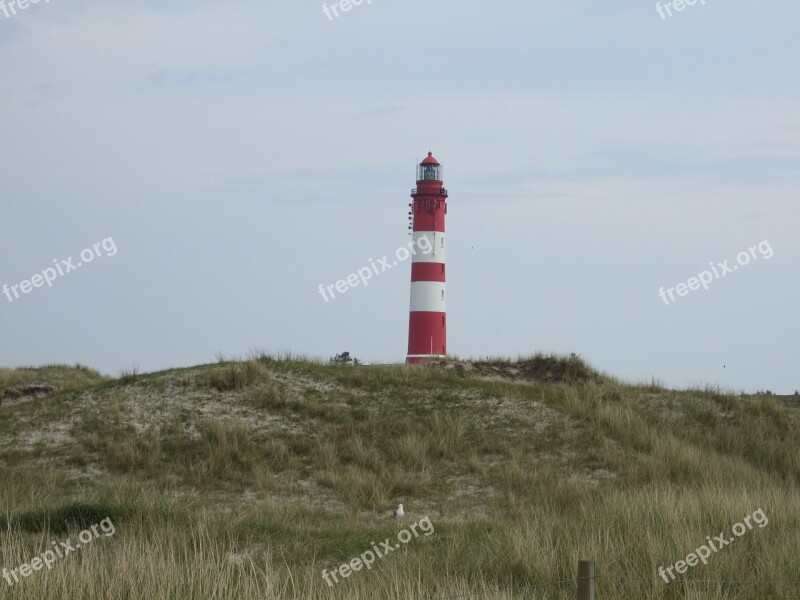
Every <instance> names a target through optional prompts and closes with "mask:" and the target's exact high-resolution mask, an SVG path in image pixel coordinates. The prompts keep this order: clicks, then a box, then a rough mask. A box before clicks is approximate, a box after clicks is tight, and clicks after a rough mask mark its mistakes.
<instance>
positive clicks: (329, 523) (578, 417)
mask: <svg viewBox="0 0 800 600" xmlns="http://www.w3.org/2000/svg"><path fill="white" fill-rule="evenodd" d="M48 369H49V370H48ZM48 369H43V370H40V371H38V372H36V370H30V369H27V370H21V371H19V372H17V371H11V370H0V395H2V394H3V393H5V391H6V390H8V389H12V388H13V389H20V388H21V387H24V386H44V387H45V388H50V390H49V391H47V392H42V393H36V394H31V395H28V396H18V397H17V398H15V399H14V401H11V402H6V403H4V404H3V405H2V406H0V569H3V568H6V569H13V568H16V567H18V566H19V565H21V564H23V563H27V562H29V561H30V560H31V558H32V557H34V556H37V555H40V554H41V553H42V552H43V551H45V550H47V549H48V548H50V547H51V546H52V544H51V542H58V541H62V540H66V539H67V538H68V537H69V538H71V539H73V540H75V539H76V538H77V534H78V533H79V532H80V531H81V530H82V529H85V528H88V527H89V526H90V525H92V524H95V523H97V522H99V520H100V519H101V518H103V517H101V516H100V515H103V516H107V517H111V518H112V519H113V520H114V523H115V525H116V533H115V535H114V536H113V537H101V538H99V539H98V540H97V541H95V542H94V543H92V544H91V545H88V546H86V547H85V548H81V549H80V551H79V552H77V553H75V554H72V555H70V556H68V557H65V558H63V559H62V560H60V561H58V562H56V563H55V564H54V565H53V566H52V568H51V569H50V570H47V569H45V570H42V571H39V572H36V573H33V574H32V575H31V576H29V577H27V578H25V579H24V580H22V581H21V582H20V583H18V584H15V585H14V586H8V584H7V583H6V581H5V580H4V579H0V590H2V591H0V596H2V597H3V598H9V599H14V600H16V599H28V598H37V599H38V598H51V597H52V598H72V597H75V598H87V599H100V598H103V599H106V598H111V599H116V598H119V599H122V598H125V599H138V598H142V599H145V598H148V599H150V598H219V599H220V600H221V599H228V598H242V599H245V600H247V599H250V598H253V599H255V598H259V599H263V598H280V599H298V600H299V599H303V600H305V599H312V600H316V599H328V598H354V599H364V600H366V599H370V600H371V599H374V598H380V599H382V598H386V599H395V598H396V599H408V598H439V597H446V596H458V595H463V594H476V593H479V592H489V591H493V590H497V589H501V588H514V587H524V586H528V585H531V584H536V583H540V582H551V581H562V580H572V579H574V578H575V569H576V565H577V561H578V560H579V559H593V560H595V561H596V562H597V572H598V574H599V575H600V579H599V580H598V584H597V591H598V598H599V600H602V599H605V598H608V599H620V598H637V599H639V598H641V599H656V598H658V599H677V598H698V599H699V598H703V599H706V598H708V599H722V598H725V599H737V600H738V599H742V600H743V599H745V598H746V599H748V600H750V599H754V598H765V599H766V598H770V599H771V598H785V597H793V596H796V595H798V594H800V583H790V582H800V566H798V565H800V563H799V562H798V561H797V556H798V551H799V550H800V538H799V537H798V534H797V532H798V530H799V529H800V527H798V526H799V525H800V494H799V493H798V492H799V491H800V489H798V488H799V487H800V486H798V483H800V447H798V444H797V440H798V439H800V435H798V434H800V411H798V410H797V409H795V408H790V407H787V406H784V405H783V404H781V403H780V401H779V400H777V399H776V398H775V397H757V398H744V397H736V396H731V395H725V394H721V393H719V392H718V391H715V390H687V391H672V390H666V389H663V388H662V387H660V386H658V385H655V384H652V385H639V386H635V385H625V384H622V383H620V382H617V381H615V380H613V379H612V378H609V377H607V376H603V375H601V374H598V373H596V372H595V371H593V370H592V369H591V368H590V367H588V366H587V365H586V364H585V363H584V362H583V361H582V360H581V359H580V358H578V357H575V356H572V357H567V358H558V357H547V356H536V357H531V358H527V359H520V360H517V361H509V360H496V359H487V360H483V361H457V360H453V361H444V362H442V363H438V364H431V365H426V366H419V367H418V366H414V367H406V366H402V367H363V366H354V365H352V364H346V363H345V364H324V363H322V362H314V361H309V360H302V359H294V358H292V357H282V358H275V357H271V356H267V355H263V356H257V357H253V358H252V359H251V360H247V361H243V362H224V361H220V362H219V363H217V364H212V365H204V366H199V367H194V368H189V369H174V370H170V371H165V372H160V373H152V374H138V373H136V372H131V373H126V374H125V375H124V376H123V377H120V378H119V379H117V380H107V379H105V378H102V377H100V376H99V375H97V374H96V373H94V372H92V371H90V370H88V369H85V368H83V367H78V368H75V369H70V368H68V367H50V368H48ZM43 389H44V388H43ZM399 503H403V504H404V507H405V510H406V516H405V517H404V518H403V519H400V520H393V519H390V518H388V515H389V512H390V510H391V509H392V508H394V507H395V506H396V505H397V504H399ZM759 508H760V509H762V510H763V511H764V513H765V514H766V515H767V517H768V518H769V524H768V525H767V526H765V527H764V528H755V529H754V530H753V531H750V532H748V533H746V534H745V535H744V536H743V537H741V538H738V539H737V540H736V541H735V542H734V543H732V544H730V545H729V546H727V547H725V548H723V549H721V550H720V551H719V552H717V553H715V554H714V555H713V556H712V557H711V558H710V560H709V562H708V564H707V565H702V564H700V565H698V566H695V567H693V568H691V569H690V570H689V572H688V573H687V574H686V575H684V576H683V577H686V578H688V579H693V580H707V581H706V582H705V583H703V582H700V581H694V582H689V583H687V582H682V581H676V582H674V583H671V584H669V585H667V584H665V583H664V582H663V580H661V579H660V578H659V577H658V574H657V570H658V567H659V566H669V565H671V564H673V563H675V562H676V561H677V560H681V559H683V558H685V557H686V555H687V554H688V553H690V552H692V551H693V550H694V549H695V548H697V547H698V546H700V545H701V544H703V543H705V541H706V536H715V535H718V534H719V533H720V532H730V530H731V526H732V525H733V524H735V523H737V522H740V521H742V519H743V517H745V516H746V515H749V514H751V513H753V511H755V510H756V509H759ZM425 516H427V517H429V518H430V521H431V523H432V524H433V526H434V527H435V532H434V533H433V534H431V535H430V536H421V537H419V538H415V539H413V540H412V541H410V542H409V543H408V544H405V545H403V546H402V547H401V548H400V549H398V550H397V551H396V552H393V553H392V554H390V555H389V556H387V557H385V558H383V559H378V560H377V561H376V562H375V564H374V565H373V567H372V569H371V570H368V571H367V570H362V571H360V572H356V573H353V574H352V575H350V577H348V578H346V579H342V578H341V577H340V578H339V579H340V583H338V584H336V585H335V586H333V587H328V585H327V584H326V583H325V581H324V579H323V578H322V575H321V573H322V569H328V570H329V571H330V570H333V569H336V568H337V567H338V565H340V564H342V563H345V562H349V561H350V560H351V559H353V558H354V557H357V556H358V555H360V554H361V553H363V552H364V551H366V550H369V549H370V548H371V547H372V545H373V543H379V542H380V541H381V540H384V539H385V538H395V536H396V535H397V533H398V532H399V531H400V530H402V529H403V528H405V527H408V526H409V525H410V524H412V523H415V522H417V521H418V520H419V519H420V518H422V517H425ZM742 580H757V581H758V582H759V583H749V584H744V583H731V582H737V581H738V582H741V581H742ZM718 581H727V582H728V583H716V582H718ZM761 582H773V583H761ZM787 582H788V583H787ZM473 597H476V598H478V597H480V596H473ZM486 597H490V598H493V599H499V598H552V599H556V598H574V597H575V586H574V583H569V582H567V583H561V584H551V585H548V586H545V587H542V588H534V589H528V590H517V591H510V590H509V591H506V592H502V593H493V594H491V595H487V596H486Z"/></svg>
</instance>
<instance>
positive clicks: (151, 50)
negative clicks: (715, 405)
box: [0, 0, 800, 393]
mask: <svg viewBox="0 0 800 600" xmlns="http://www.w3.org/2000/svg"><path fill="white" fill-rule="evenodd" d="M6 3H8V0H6ZM328 4H329V5H332V4H334V3H332V2H329V3H328ZM663 4H665V3H663V2H662V5H663ZM15 10H16V13H17V14H16V15H13V14H11V12H9V17H6V16H5V15H4V14H3V12H2V9H0V74H1V75H0V206H2V209H1V210H2V212H1V213H0V214H1V215H2V216H0V257H1V258H0V285H3V284H5V285H7V286H9V291H8V294H10V297H11V298H12V300H13V301H9V300H8V297H7V296H6V295H0V336H1V338H0V339H1V340H2V343H0V364H1V365H6V366H18V365H28V364H35V365H38V364H43V363H52V362H59V363H61V362H63V363H75V362H81V363H84V364H88V365H90V366H93V367H95V368H98V369H100V370H101V371H103V372H105V373H109V374H117V373H118V372H119V371H120V370H121V369H125V368H130V367H132V366H133V365H138V366H139V368H140V369H141V370H143V371H149V370H155V369H161V368H167V367H171V366H184V365H192V364H196V363H202V362H211V361H213V360H215V356H216V355H217V354H218V353H223V354H224V355H226V356H244V355H247V354H248V352H249V351H250V350H254V349H266V350H270V351H274V352H280V351H287V350H291V351H292V352H295V353H299V354H307V355H312V356H322V357H328V356H331V355H333V354H335V353H337V352H340V351H344V350H347V351H350V352H351V353H352V354H354V355H355V356H357V357H359V358H361V359H362V360H363V361H365V362H394V361H401V360H402V359H403V358H404V356H405V352H406V343H407V330H408V309H409V279H410V261H407V262H400V263H399V264H398V265H397V266H396V267H394V268H392V269H391V270H389V271H386V272H384V273H381V274H380V275H379V276H375V277H374V278H373V279H372V280H371V281H370V282H369V286H368V287H363V286H360V285H359V286H358V287H355V288H352V289H350V290H348V291H347V292H346V293H345V294H343V295H337V297H336V298H334V299H332V300H330V301H328V302H325V300H324V299H323V298H322V296H321V295H320V294H319V293H318V286H319V285H320V284H324V285H330V284H335V282H336V281H337V280H340V279H345V278H346V277H347V276H348V274H350V273H354V272H356V271H357V270H358V269H359V268H362V267H365V266H368V265H369V261H370V259H372V260H377V259H379V258H382V257H383V256H384V255H388V256H389V257H390V258H392V257H393V255H394V253H395V251H396V250H397V249H398V248H399V247H401V246H403V245H405V244H407V242H408V235H407V232H406V227H407V216H406V213H407V211H408V202H409V201H410V199H409V193H410V190H411V188H412V187H414V184H415V181H414V179H415V165H416V163H418V162H419V161H420V160H421V159H422V157H423V156H425V154H426V152H427V151H428V150H432V151H433V152H434V154H435V156H436V157H437V158H438V159H439V160H440V161H441V162H442V164H443V165H444V177H445V185H446V187H447V188H448V190H449V192H450V198H449V210H448V222H447V235H448V237H447V241H448V254H447V263H448V264H447V269H448V334H449V335H448V349H449V351H450V352H451V353H453V354H455V355H458V356H462V357H478V356H486V355H505V356H516V355H519V354H530V353H533V352H536V351H545V352H557V353H569V352H575V353H578V354H581V355H582V356H583V357H584V358H586V359H587V360H589V362H590V363H592V364H593V365H595V366H596V367H598V368H599V369H601V370H603V371H606V372H608V373H611V374H614V375H616V376H619V377H621V378H624V379H627V380H632V381H649V380H650V379H651V378H655V379H657V380H659V381H661V382H662V383H664V384H666V385H670V386H677V387H685V386H690V385H705V384H711V385H718V386H721V387H722V388H724V389H732V390H736V391H739V390H746V391H755V390H757V389H770V390H772V391H775V392H779V393H792V392H794V390H795V389H799V388H800V372H799V371H800V369H798V363H800V317H799V316H798V314H799V313H798V307H799V306H800V277H798V275H800V268H799V265H800V237H799V236H798V226H799V225H800V208H798V201H799V200H800V199H799V198H798V192H800V71H799V70H798V66H797V65H798V58H800V36H798V22H800V4H798V3H797V2H796V1H794V0H760V1H759V2H752V1H748V2H745V1H743V0H724V1H723V0H705V4H701V0H698V2H697V3H696V4H695V5H693V6H684V10H682V11H679V12H678V11H675V10H674V8H672V9H671V10H672V16H671V17H669V16H666V18H662V17H661V16H659V12H658V11H657V9H656V4H655V3H654V2H650V1H645V0H637V1H636V2H634V1H632V0H617V1H616V2H612V3H601V2H597V0H565V1H559V2H538V1H536V2H529V1H526V2H523V1H517V0H513V1H508V2H473V1H470V0H468V1H466V2H465V1H464V0H460V1H458V2H457V1H455V0H437V1H435V2H432V1H425V2H423V1H420V0H403V1H402V2H401V1H399V0H372V2H371V4H368V3H367V0H364V2H363V3H362V4H361V5H360V6H353V7H352V8H351V10H350V11H348V12H341V9H339V10H338V11H337V12H339V15H340V16H339V17H335V18H333V19H332V20H330V19H329V18H328V17H326V16H325V14H324V12H323V10H322V3H321V2H318V1H316V0H313V1H312V0H301V1H299V2H296V1H293V2H281V3H278V2H273V1H269V0H268V1H266V2H264V1H263V0H260V1H254V0H245V1H241V2H235V3H228V2H208V1H205V0H192V1H188V0H181V1H171V0H158V2H156V1H155V0H149V1H140V2H136V3H133V2H126V1H123V0H111V1H109V0H106V1H104V2H85V1H67V0H51V1H50V2H49V3H45V2H40V3H38V4H35V5H30V6H28V7H27V8H25V9H24V10H21V9H19V7H18V6H15ZM662 12H664V11H662ZM108 238H111V240H108ZM103 240H107V242H106V246H105V248H111V247H112V246H113V248H115V250H116V252H115V253H112V252H110V251H106V250H104V247H103V246H98V247H97V248H98V250H97V252H94V251H93V250H91V248H92V246H93V245H94V244H97V243H102V241H103ZM112 242H113V243H112ZM759 243H761V246H760V247H759V246H758V244H759ZM753 247H755V248H754V250H753V252H752V253H751V252H750V250H749V249H750V248H753ZM84 249H88V252H87V253H85V256H86V257H87V258H92V260H91V261H88V260H87V263H88V264H83V261H81V259H80V254H81V251H83V250H84ZM767 249H768V250H767ZM762 250H763V252H762ZM741 252H744V253H747V254H748V255H749V258H748V261H749V262H748V264H746V265H745V264H742V265H741V266H739V264H738V262H737V255H739V253H741ZM112 254H113V255H112ZM754 256H755V257H756V258H753V257H754ZM767 256H769V258H767ZM70 257H72V264H74V265H77V263H78V262H81V263H82V266H81V267H80V268H77V269H74V270H71V271H70V272H66V271H67V270H68V269H69V267H67V266H66V265H65V263H62V262H61V261H65V262H69V260H68V259H69V258H70ZM739 257H740V259H741V261H742V263H743V262H744V258H745V257H744V256H743V255H739ZM54 260H55V261H56V262H55V263H54ZM726 260H727V261H728V263H727V268H728V269H731V271H730V272H728V273H727V274H725V275H724V276H720V277H719V278H718V279H717V278H716V277H714V279H713V280H712V281H711V282H710V283H709V284H707V286H708V289H707V290H706V289H704V288H703V287H700V288H699V289H694V290H689V289H688V286H689V285H691V286H692V287H695V288H696V287H697V285H698V283H697V281H694V280H690V278H692V277H695V276H697V275H698V274H699V273H701V272H702V271H704V270H707V269H708V270H709V272H711V270H712V267H713V268H715V269H716V270H717V272H718V273H720V272H721V271H722V270H725V268H724V267H721V266H720V267H717V264H718V263H724V261H726ZM709 263H712V264H711V265H710V264H709ZM733 266H737V267H738V269H736V270H733V269H732V267H733ZM57 267H58V268H60V269H61V270H62V271H64V273H63V275H61V274H59V275H58V276H57V277H55V279H53V280H52V281H51V283H52V287H48V285H47V284H46V282H44V283H43V279H44V278H43V277H42V278H37V279H36V281H31V283H30V284H29V285H30V286H31V287H26V288H25V289H27V290H28V293H23V289H22V288H19V287H18V288H17V294H18V295H19V298H15V297H14V292H13V291H11V286H14V285H17V286H19V285H20V283H21V282H23V281H24V280H31V277H32V276H33V275H35V274H37V273H38V274H40V276H41V274H42V273H43V272H45V270H46V269H48V268H52V269H56V268H57ZM54 272H55V271H51V272H49V273H48V276H50V278H52V275H53V273H54ZM706 277H708V276H706ZM36 283H38V284H39V285H40V286H41V287H33V285H34V284H36ZM680 283H683V284H684V285H686V286H687V287H685V288H684V287H681V288H676V286H677V285H678V284H680ZM661 287H663V288H664V294H665V297H666V298H667V301H668V302H669V303H668V304H666V303H665V301H664V300H663V299H662V298H661V297H660V296H659V288H661ZM669 288H676V289H675V290H674V291H673V297H674V301H670V300H669V296H668V295H666V294H667V290H669ZM679 292H683V293H684V295H681V296H679V295H678V293H679Z"/></svg>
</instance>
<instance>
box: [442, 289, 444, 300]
mask: <svg viewBox="0 0 800 600" xmlns="http://www.w3.org/2000/svg"><path fill="white" fill-rule="evenodd" d="M442 300H444V290H442Z"/></svg>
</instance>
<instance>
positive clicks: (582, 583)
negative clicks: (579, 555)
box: [578, 560, 595, 600]
mask: <svg viewBox="0 0 800 600" xmlns="http://www.w3.org/2000/svg"><path fill="white" fill-rule="evenodd" d="M594 579H595V574H594V561H593V560H579V561H578V600H595V595H594Z"/></svg>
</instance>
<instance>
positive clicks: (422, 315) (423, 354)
mask: <svg viewBox="0 0 800 600" xmlns="http://www.w3.org/2000/svg"><path fill="white" fill-rule="evenodd" d="M411 198H412V199H413V202H411V204H410V205H409V206H410V207H411V212H409V219H410V225H409V229H411V235H412V236H413V242H414V247H415V248H421V247H424V248H426V249H428V248H430V252H425V253H422V252H414V253H413V256H412V261H411V312H410V315H409V319H408V354H407V355H406V362H407V363H415V362H419V361H421V360H424V359H426V358H441V357H443V356H445V355H446V354H447V311H446V309H445V306H446V304H445V301H446V298H445V289H444V287H445V273H444V262H445V261H444V256H445V254H444V248H445V245H444V217H445V215H446V214H447V190H446V189H445V188H444V183H443V181H442V165H440V164H439V161H438V160H436V158H434V156H433V154H432V153H431V152H428V156H427V157H426V158H425V159H423V161H422V162H421V163H420V164H419V166H418V167H417V187H416V188H414V189H413V190H411ZM423 237H424V238H427V239H426V240H425V241H423V242H421V238H423Z"/></svg>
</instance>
